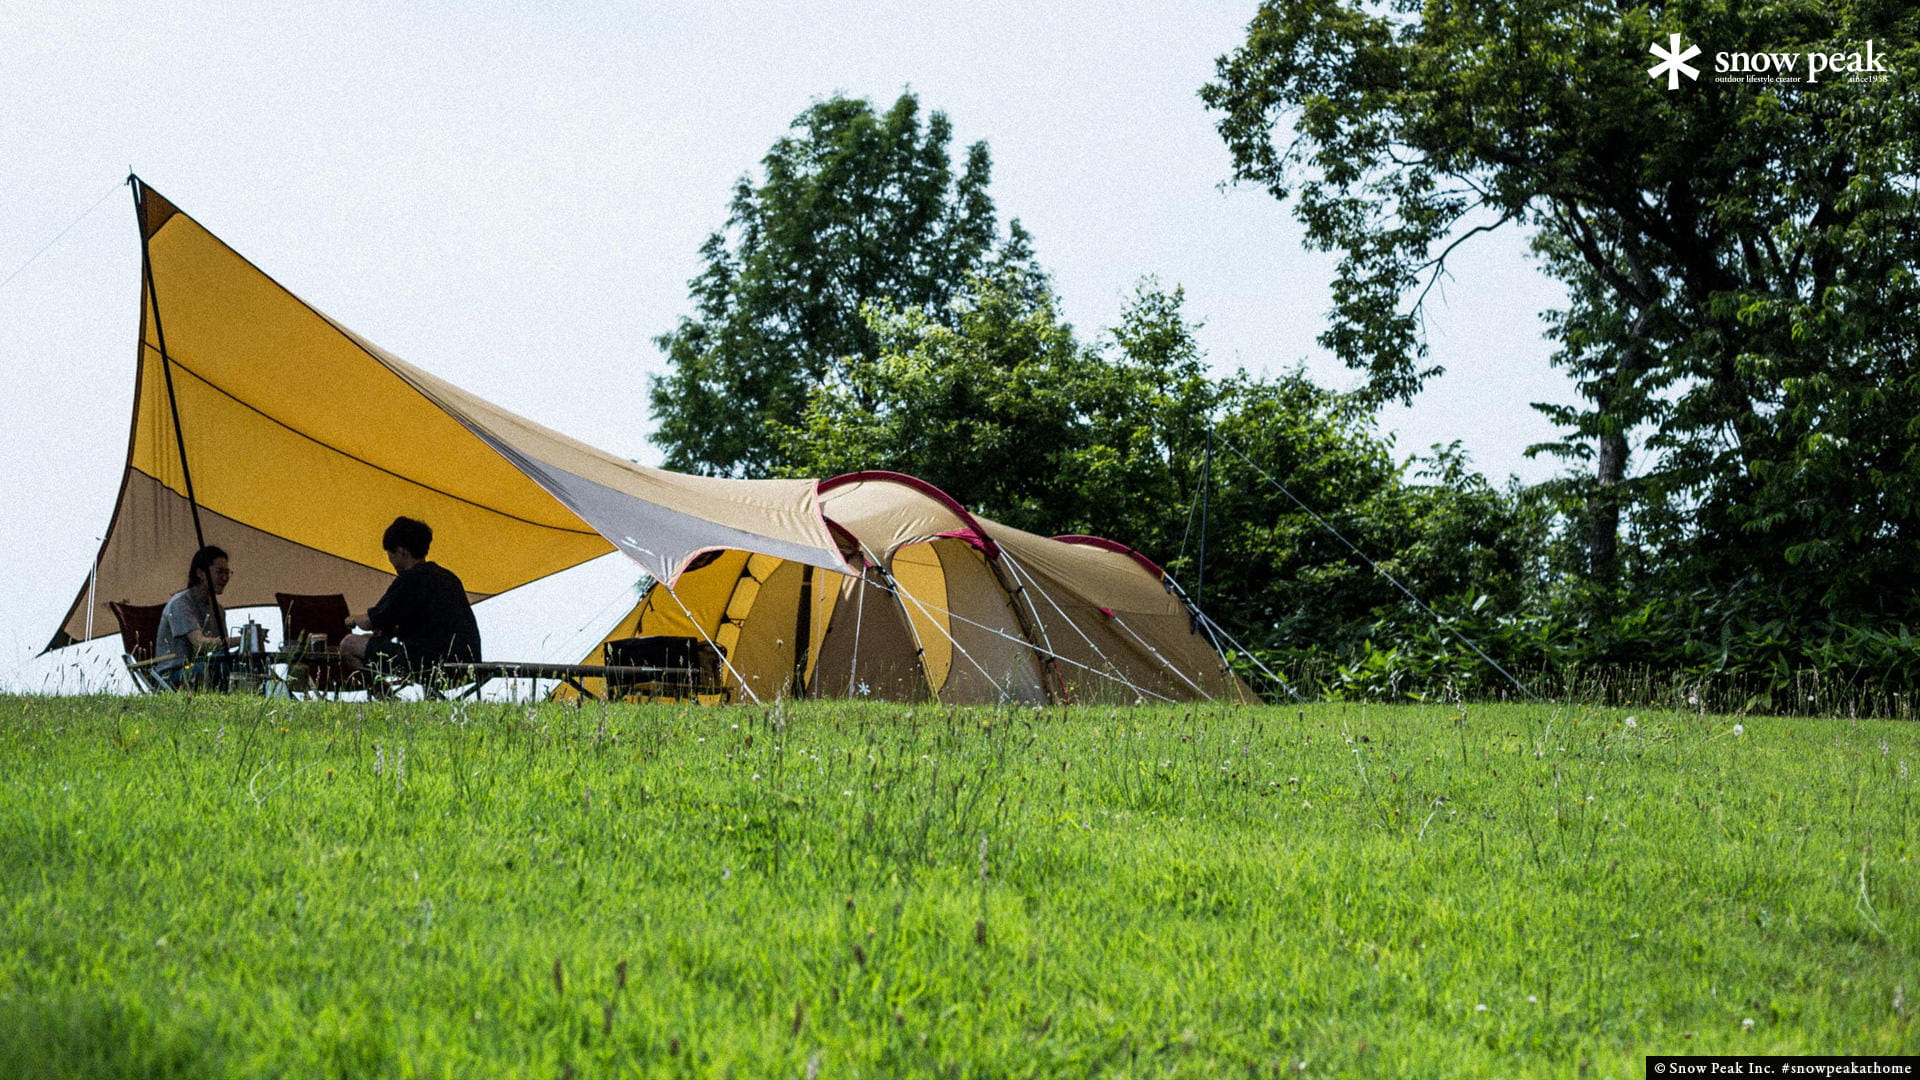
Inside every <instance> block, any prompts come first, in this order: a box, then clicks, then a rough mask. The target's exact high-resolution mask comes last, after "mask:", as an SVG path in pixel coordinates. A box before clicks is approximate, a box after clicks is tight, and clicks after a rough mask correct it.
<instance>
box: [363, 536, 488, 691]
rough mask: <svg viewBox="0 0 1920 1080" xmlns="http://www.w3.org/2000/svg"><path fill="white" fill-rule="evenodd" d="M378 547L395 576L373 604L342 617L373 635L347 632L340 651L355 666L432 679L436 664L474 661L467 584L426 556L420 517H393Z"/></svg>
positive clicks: (475, 641) (476, 640) (476, 651)
mask: <svg viewBox="0 0 1920 1080" xmlns="http://www.w3.org/2000/svg"><path fill="white" fill-rule="evenodd" d="M380 546H381V547H383V548H385V549H386V552H387V561H388V562H390V563H392V564H393V571H394V573H395V574H396V575H397V576H396V577H395V578H394V579H393V584H391V585H389V586H387V592H386V595H384V596H382V597H381V598H380V602H379V603H377V604H375V605H373V607H372V608H370V609H368V611H367V613H366V614H365V615H362V616H359V617H357V618H349V619H348V620H347V626H348V628H349V629H356V630H371V631H373V636H372V637H362V636H357V635H350V636H348V637H347V638H346V639H345V640H343V641H342V642H341V643H340V655H341V656H343V657H345V658H346V661H347V663H348V664H349V665H350V666H351V667H353V668H354V669H355V670H360V669H363V668H370V669H372V670H374V671H376V672H378V673H380V674H383V675H398V676H404V677H406V678H407V679H408V680H409V681H412V682H427V681H433V680H435V679H436V678H437V669H438V668H439V667H440V665H441V664H446V663H477V662H478V661H479V659H480V626H479V624H478V623H476V622H475V621H474V618H473V605H472V604H470V603H468V602H467V587H466V586H465V585H462V584H461V583H460V579H459V578H458V577H456V576H454V573H453V571H451V570H448V569H447V568H446V567H444V566H441V565H440V564H439V563H431V562H428V561H427V549H428V548H430V547H432V546H433V530H432V529H431V528H429V527H428V525H427V523H426V522H424V521H416V520H415V519H413V518H409V517H398V518H394V519H393V524H391V525H389V526H387V531H386V534H385V535H383V536H382V537H381V538H380Z"/></svg>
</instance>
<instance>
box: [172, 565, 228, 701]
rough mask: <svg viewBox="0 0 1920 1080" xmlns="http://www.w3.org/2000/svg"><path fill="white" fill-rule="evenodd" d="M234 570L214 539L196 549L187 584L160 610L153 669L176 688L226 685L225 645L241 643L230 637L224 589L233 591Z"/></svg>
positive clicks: (188, 571) (219, 687) (203, 687)
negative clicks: (230, 587)
mask: <svg viewBox="0 0 1920 1080" xmlns="http://www.w3.org/2000/svg"><path fill="white" fill-rule="evenodd" d="M232 576H233V571H232V570H230V569H229V568H228V566H227V553H226V552H224V551H222V550H220V549H219V548H217V547H214V546H213V545H211V544H209V545H207V546H206V547H203V548H201V549H200V550H199V551H196V552H194V553H193V561H192V562H190V563H188V564H187V587H186V588H184V589H182V590H180V591H179V592H177V593H174V594H173V599H171V600H168V601H167V606H166V607H164V608H162V609H161V611H160V633H159V636H158V639H157V640H156V642H155V644H154V649H153V654H154V656H156V657H158V661H157V662H156V663H155V664H154V665H153V673H154V674H155V675H157V676H159V678H160V681H161V682H162V683H164V684H165V685H167V686H170V687H172V688H174V689H175V690H178V689H181V688H182V687H187V688H195V689H216V690H218V689H225V688H226V682H227V657H226V654H225V651H224V650H225V649H226V648H227V647H228V646H231V645H238V644H239V643H240V639H239V638H234V637H228V636H227V612H226V609H225V608H222V607H221V606H220V594H221V593H223V592H225V591H226V590H227V581H228V580H229V579H230V578H231V577H232Z"/></svg>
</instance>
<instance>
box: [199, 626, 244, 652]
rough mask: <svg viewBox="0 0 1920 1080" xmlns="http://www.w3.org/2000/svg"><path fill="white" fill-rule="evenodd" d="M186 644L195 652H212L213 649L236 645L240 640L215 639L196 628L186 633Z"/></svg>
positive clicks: (231, 638) (230, 638) (229, 638)
mask: <svg viewBox="0 0 1920 1080" xmlns="http://www.w3.org/2000/svg"><path fill="white" fill-rule="evenodd" d="M187 642H188V643H189V644H191V645H192V646H193V647H194V650H195V651H197V652H212V651H214V650H215V649H224V648H226V647H228V646H230V645H238V644H240V639H239V638H237V637H232V636H229V637H215V636H214V635H212V634H209V633H207V632H206V631H204V630H202V629H200V628H199V627H197V626H196V627H194V628H193V629H191V630H189V631H187Z"/></svg>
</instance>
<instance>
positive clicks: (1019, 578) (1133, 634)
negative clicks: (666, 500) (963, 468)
mask: <svg viewBox="0 0 1920 1080" xmlns="http://www.w3.org/2000/svg"><path fill="white" fill-rule="evenodd" d="M820 499H821V504H822V507H823V509H824V510H825V511H826V513H827V516H828V518H829V519H830V520H831V521H832V523H833V524H834V525H835V526H836V528H837V529H838V530H840V531H842V532H844V534H845V535H846V536H847V537H849V538H850V539H851V540H852V542H853V543H854V544H855V545H857V547H858V549H859V551H860V554H861V557H862V558H863V559H864V561H865V562H866V563H867V564H868V565H867V567H866V570H865V572H864V573H863V574H862V575H861V576H858V577H845V576H842V575H830V574H822V573H818V572H816V571H815V570H814V569H813V568H811V567H808V566H805V565H802V564H800V563H798V562H795V561H792V560H786V559H781V558H778V557H775V556H771V555H765V554H754V553H750V552H747V551H728V552H722V553H717V554H714V555H711V556H708V557H705V558H703V559H701V560H700V561H699V562H697V563H696V564H695V565H694V566H693V567H692V568H691V569H689V570H688V571H687V572H686V573H684V574H683V575H682V576H681V577H680V579H679V580H678V581H677V582H675V583H674V586H673V588H672V589H671V590H669V589H668V588H666V587H665V586H663V585H660V584H655V585H654V586H653V587H652V588H651V589H650V590H649V591H648V592H647V593H646V594H645V595H644V596H643V598H642V600H641V602H640V603H639V605H638V606H637V607H635V609H634V610H633V611H632V612H631V613H630V614H629V615H628V616H627V617H626V618H625V619H623V620H622V621H621V622H620V624H619V625H618V626H616V627H615V628H614V630H613V632H612V633H611V634H609V635H608V639H609V640H613V639H617V638H623V637H637V636H646V635H668V636H684V637H702V638H706V639H708V640H710V641H713V642H714V643H715V644H717V645H719V646H720V647H722V648H724V649H726V650H727V654H728V657H729V659H730V661H731V670H730V671H729V672H728V673H727V679H728V688H729V689H730V690H732V691H733V692H734V694H735V696H736V697H738V696H744V695H747V694H750V695H751V696H752V697H753V698H757V699H759V700H763V701H764V700H771V699H774V698H778V697H846V696H853V697H861V696H872V697H877V698H884V699H889V700H904V701H920V700H938V701H941V702H945V703H949V704H965V703H1033V704H1038V703H1043V702H1055V703H1087V702H1135V701H1193V700H1221V701H1235V702H1250V701H1256V700H1258V699H1257V697H1256V696H1255V695H1254V694H1253V692H1252V691H1251V690H1250V689H1248V688H1247V686H1246V685H1245V683H1243V682H1242V681H1241V680H1240V679H1239V678H1237V677H1236V676H1235V675H1234V674H1233V673H1232V672H1231V671H1230V670H1229V669H1228V668H1227V666H1226V664H1225V662H1224V661H1223V660H1222V659H1221V656H1220V653H1219V651H1218V650H1217V649H1216V648H1215V647H1214V645H1213V644H1212V643H1211V642H1210V641H1209V640H1208V638H1207V637H1206V636H1205V630H1204V626H1205V624H1204V621H1203V620H1202V619H1201V618H1200V617H1198V615H1197V613H1195V612H1193V611H1192V610H1190V608H1189V607H1188V605H1187V603H1186V601H1185V599H1184V597H1182V596H1181V595H1180V594H1179V592H1178V591H1177V589H1175V588H1174V587H1173V586H1172V584H1171V582H1170V580H1169V579H1168V578H1167V576H1166V574H1165V573H1164V572H1163V571H1162V570H1161V569H1160V568H1159V567H1158V566H1156V565H1154V564H1153V563H1152V562H1151V561H1150V560H1148V559H1147V558H1145V557H1144V556H1141V555H1139V554H1137V553H1135V552H1132V551H1130V550H1128V549H1127V548H1125V547H1123V546H1121V545H1119V544H1116V543H1113V542H1111V541H1107V540H1102V539H1099V538H1097V537H1087V536H1067V537H1054V538H1048V537H1042V536H1035V535H1033V534H1031V533H1027V532H1022V531H1020V530H1018V529H1013V528H1009V527H1007V526H1004V525H999V524H996V523H994V522H991V521H987V520H985V519H981V518H977V517H975V516H973V515H971V514H969V513H968V512H967V511H966V510H965V509H964V508H963V507H961V506H960V505H959V504H958V503H956V502H954V501H953V500H952V499H951V498H949V497H947V496H946V495H945V494H943V493H942V492H940V491H939V490H938V489H936V488H933V487H932V486H930V485H928V484H926V483H924V482H923V481H920V480H917V479H915V478H913V477H910V476H903V475H901V474H898V473H885V472H865V473H854V474H850V475H847V476H840V477H835V478H833V479H831V480H826V481H822V482H821V484H820ZM589 659H590V660H592V659H597V655H596V657H590V658H589ZM595 689H597V688H595Z"/></svg>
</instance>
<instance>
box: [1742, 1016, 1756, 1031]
mask: <svg viewBox="0 0 1920 1080" xmlns="http://www.w3.org/2000/svg"><path fill="white" fill-rule="evenodd" d="M1740 1030H1741V1031H1752V1030H1753V1017H1751V1016H1749V1017H1747V1018H1746V1019H1745V1020H1742V1021H1740Z"/></svg>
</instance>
